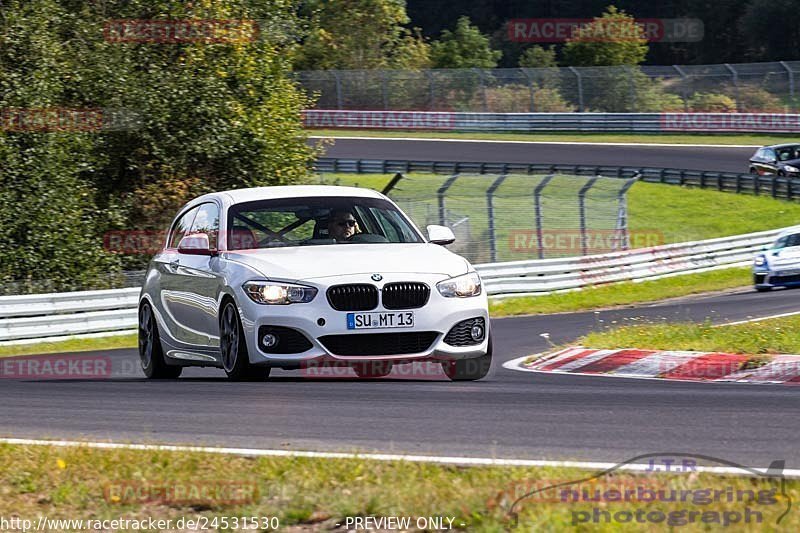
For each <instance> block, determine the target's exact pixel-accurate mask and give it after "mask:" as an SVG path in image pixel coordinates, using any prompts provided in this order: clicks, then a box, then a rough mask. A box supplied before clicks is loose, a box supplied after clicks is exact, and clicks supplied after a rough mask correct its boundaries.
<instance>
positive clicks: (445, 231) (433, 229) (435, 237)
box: [428, 225, 456, 246]
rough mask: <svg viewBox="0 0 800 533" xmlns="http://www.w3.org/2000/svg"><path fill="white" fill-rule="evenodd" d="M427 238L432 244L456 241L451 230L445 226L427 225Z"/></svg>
mask: <svg viewBox="0 0 800 533" xmlns="http://www.w3.org/2000/svg"><path fill="white" fill-rule="evenodd" d="M428 240H429V241H430V242H432V243H433V244H439V245H442V246H444V245H446V244H453V243H454V242H455V241H456V236H455V235H453V230H451V229H450V228H448V227H447V226H434V225H431V226H428Z"/></svg>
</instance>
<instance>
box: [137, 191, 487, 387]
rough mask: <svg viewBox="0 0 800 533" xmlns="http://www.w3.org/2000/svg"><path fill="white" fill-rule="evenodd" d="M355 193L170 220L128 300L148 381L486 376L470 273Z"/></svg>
mask: <svg viewBox="0 0 800 533" xmlns="http://www.w3.org/2000/svg"><path fill="white" fill-rule="evenodd" d="M454 240H455V237H454V236H453V232H452V231H450V229H449V228H446V227H442V226H428V237H427V238H425V237H423V236H422V235H421V234H420V231H419V230H418V229H417V228H416V227H415V226H414V224H413V223H412V222H411V221H410V220H409V219H408V217H407V216H406V215H405V214H404V213H403V212H402V211H400V209H399V208H398V207H397V205H395V204H394V202H392V201H391V200H390V199H388V198H387V197H386V196H384V195H382V194H380V193H378V192H375V191H371V190H367V189H360V188H352V187H332V186H305V185H301V186H286V187H261V188H254V189H239V190H232V191H225V192H219V193H214V194H207V195H205V196H201V197H200V198H197V199H195V200H193V201H191V202H189V203H188V204H186V206H184V207H183V208H182V209H181V210H180V211H179V212H178V214H177V216H176V217H175V220H174V222H173V223H172V226H171V227H170V230H169V233H168V235H167V240H166V243H165V245H164V248H163V250H161V251H160V252H159V253H158V254H157V255H156V256H155V257H154V258H153V260H152V262H151V264H150V266H149V268H148V270H147V276H146V280H145V283H144V287H143V288H142V293H141V296H140V302H139V353H140V357H141V363H142V369H143V370H144V373H145V375H147V377H148V378H154V379H164V378H176V377H178V376H179V375H180V374H181V371H182V369H183V367H186V366H211V367H219V368H222V369H223V370H224V371H225V372H226V374H227V375H228V377H229V378H231V379H234V380H263V379H266V378H267V377H268V376H269V373H270V369H271V368H282V369H290V370H297V369H304V368H312V367H317V366H326V365H335V366H349V367H352V368H353V370H354V371H355V372H356V374H357V375H358V376H359V377H381V376H385V375H388V374H389V373H390V372H391V370H392V367H393V366H394V365H402V364H408V363H412V362H415V361H421V360H422V361H435V362H436V363H440V364H441V365H442V368H443V370H444V373H445V374H446V375H447V376H448V377H449V378H450V379H452V380H476V379H480V378H483V377H484V376H486V374H487V373H488V371H489V368H490V366H491V361H492V340H491V331H490V327H489V315H488V304H487V297H486V292H485V291H484V290H483V287H482V285H481V279H480V277H479V276H478V274H477V273H476V272H475V269H474V268H473V267H472V266H471V265H470V264H469V262H468V261H467V260H466V259H464V258H462V257H460V256H458V255H456V254H453V253H451V252H449V251H448V250H446V249H445V248H444V245H446V244H450V243H452V242H453V241H454Z"/></svg>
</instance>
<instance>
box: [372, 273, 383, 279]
mask: <svg viewBox="0 0 800 533" xmlns="http://www.w3.org/2000/svg"><path fill="white" fill-rule="evenodd" d="M382 279H383V276H381V275H380V274H373V275H372V281H380V280H382Z"/></svg>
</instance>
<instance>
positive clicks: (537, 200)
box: [533, 174, 554, 259]
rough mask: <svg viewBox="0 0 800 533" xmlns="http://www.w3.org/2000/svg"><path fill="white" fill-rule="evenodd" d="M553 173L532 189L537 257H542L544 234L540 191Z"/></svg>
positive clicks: (551, 177)
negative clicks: (537, 248)
mask: <svg viewBox="0 0 800 533" xmlns="http://www.w3.org/2000/svg"><path fill="white" fill-rule="evenodd" d="M553 176H554V174H549V175H547V176H545V177H544V179H543V180H542V181H541V182H540V183H539V185H537V186H536V188H535V189H533V205H534V209H535V213H534V215H535V217H536V244H537V246H538V247H539V254H538V255H539V259H544V235H543V232H542V191H543V190H544V188H545V187H547V184H548V183H550V180H551V179H553Z"/></svg>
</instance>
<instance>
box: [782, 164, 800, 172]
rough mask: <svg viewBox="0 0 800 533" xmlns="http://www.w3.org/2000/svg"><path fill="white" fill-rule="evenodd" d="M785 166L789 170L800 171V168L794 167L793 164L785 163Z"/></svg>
mask: <svg viewBox="0 0 800 533" xmlns="http://www.w3.org/2000/svg"><path fill="white" fill-rule="evenodd" d="M783 168H784V169H785V170H786V171H787V172H800V168H797V167H793V166H792V165H784V166H783Z"/></svg>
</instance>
